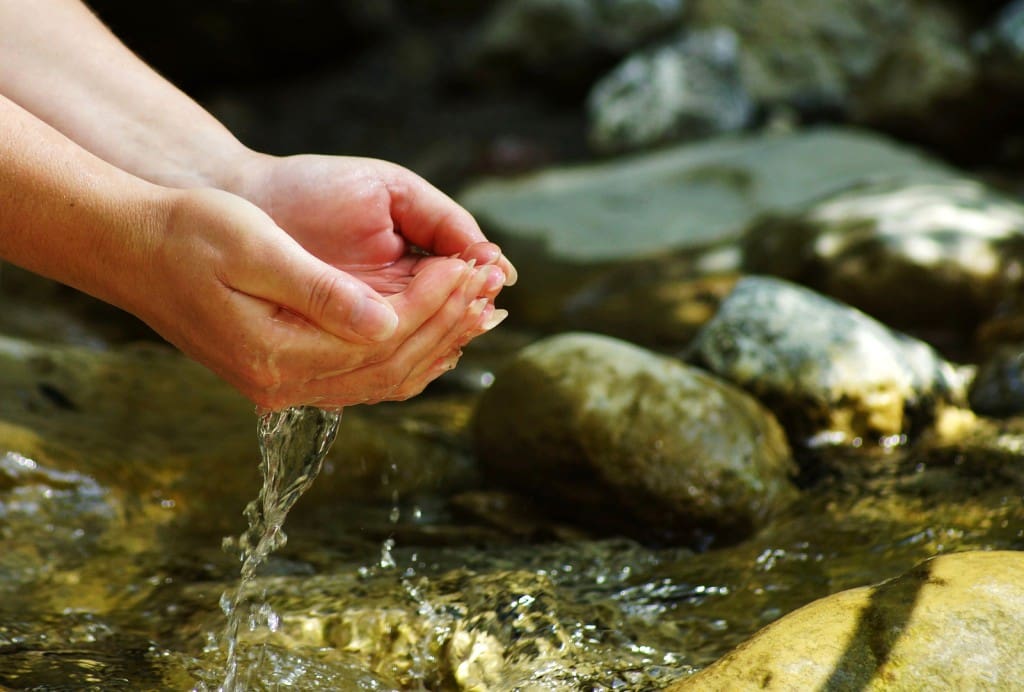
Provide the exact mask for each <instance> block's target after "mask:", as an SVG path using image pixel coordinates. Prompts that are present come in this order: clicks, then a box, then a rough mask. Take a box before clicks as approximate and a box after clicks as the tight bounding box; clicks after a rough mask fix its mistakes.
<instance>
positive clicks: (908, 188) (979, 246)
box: [743, 178, 1024, 336]
mask: <svg viewBox="0 0 1024 692" xmlns="http://www.w3.org/2000/svg"><path fill="white" fill-rule="evenodd" d="M1022 241H1024V205H1022V204H1020V203H1018V202H1016V201H1014V200H1011V199H1009V198H1007V197H1004V196H1002V195H999V194H997V193H995V192H993V191H991V190H989V189H988V188H986V187H985V186H984V185H982V184H980V183H978V182H975V181H972V180H967V179H949V180H945V181H940V182H918V181H915V180H913V179H909V180H908V179H905V178H884V179H880V180H874V181H867V182H865V183H862V184H860V185H855V186H853V187H852V188H850V189H848V190H845V191H843V192H840V193H839V194H836V195H833V196H831V197H827V198H825V199H823V200H821V201H820V202H818V203H816V204H815V205H813V206H810V207H809V208H808V209H806V210H805V211H801V212H798V213H796V214H793V215H776V216H773V217H771V218H767V219H763V220H761V221H759V222H756V223H754V224H752V225H751V227H750V228H749V229H748V230H747V231H746V233H745V238H744V241H743V245H744V253H743V254H744V267H745V268H746V269H747V270H748V271H751V272H755V273H770V274H776V275H779V276H782V277H785V278H787V279H790V280H793V281H797V282H800V283H805V284H808V285H810V286H812V287H813V288H815V289H817V290H819V291H821V292H823V293H825V294H827V295H830V296H833V297H835V298H837V299H838V300H841V301H844V302H847V303H850V304H851V305H854V306H855V307H858V308H860V309H862V310H864V311H866V312H868V313H870V314H871V315H873V316H875V317H877V318H878V319H880V320H882V321H883V322H886V323H887V324H892V325H894V326H897V327H898V328H902V329H919V330H926V331H940V330H945V331H947V332H950V333H952V334H960V335H965V336H967V335H969V334H970V333H971V331H973V329H974V328H976V327H977V325H978V323H979V322H980V321H982V320H984V319H985V318H986V317H988V316H990V315H992V314H993V312H994V311H995V309H996V308H997V307H998V306H999V305H1000V304H1001V303H1002V302H1004V301H1006V300H1008V299H1009V298H1010V297H1011V296H1013V295H1015V294H1016V293H1017V292H1018V291H1019V289H1020V286H1021V284H1022V280H1024V242H1022Z"/></svg>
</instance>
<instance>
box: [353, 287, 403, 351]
mask: <svg viewBox="0 0 1024 692" xmlns="http://www.w3.org/2000/svg"><path fill="white" fill-rule="evenodd" d="M397 327H398V315H397V314H395V311H394V310H393V309H392V308H391V306H390V305H388V304H387V303H385V302H383V301H379V300H374V299H373V298H364V299H363V301H362V303H360V305H359V307H358V308H357V309H356V312H355V313H354V314H353V315H352V330H353V331H355V332H356V333H357V334H359V335H361V336H364V337H366V338H367V339H370V340H371V341H384V340H385V339H387V338H389V337H390V336H391V335H392V334H394V333H395V329H396V328H397Z"/></svg>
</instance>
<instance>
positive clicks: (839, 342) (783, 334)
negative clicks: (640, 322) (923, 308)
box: [688, 276, 965, 443]
mask: <svg viewBox="0 0 1024 692" xmlns="http://www.w3.org/2000/svg"><path fill="white" fill-rule="evenodd" d="M688 357H689V359H690V360H692V361H693V362H695V363H698V364H700V365H703V366H705V367H707V368H708V369H710V370H711V371H712V372H714V373H716V374H717V375H719V376H720V377H722V378H724V379H726V380H728V381H730V382H732V383H734V384H736V385H738V386H740V387H743V388H744V389H747V390H748V391H750V392H752V393H754V394H755V395H756V396H758V397H759V398H760V399H761V400H762V401H764V402H765V403H766V404H767V405H768V407H769V408H770V409H772V410H773V411H775V412H776V414H777V415H779V416H780V419H782V420H783V422H784V424H785V425H786V426H787V430H788V431H789V433H790V435H791V437H792V438H793V439H795V440H798V441H800V442H802V443H808V442H810V443H814V442H818V443H830V442H837V441H838V442H852V441H853V440H855V439H860V440H862V441H863V440H867V441H877V440H879V438H882V437H887V436H900V435H907V434H910V433H914V432H918V431H920V430H921V429H923V427H924V426H925V425H927V423H928V421H929V420H930V419H931V418H932V417H934V415H935V412H936V410H937V408H938V407H941V406H942V405H945V404H958V403H963V399H964V396H965V394H964V383H963V382H962V378H961V376H960V375H959V374H958V372H957V370H956V369H955V368H954V367H953V366H952V365H951V364H949V363H947V362H946V361H945V360H943V359H942V357H941V356H939V355H938V354H937V353H936V352H935V351H934V350H933V349H932V348H931V347H930V346H929V345H927V344H926V343H924V342H922V341H917V340H915V339H911V338H910V337H908V336H906V335H903V334H899V333H897V332H894V331H892V330H890V329H889V328H888V327H886V326H884V325H883V324H881V323H879V322H877V321H875V320H873V319H872V318H870V317H868V316H867V315H865V314H864V313H862V312H860V311H858V310H855V309H853V308H851V307H849V306H846V305H842V304H840V303H837V302H835V301H832V300H830V299H828V298H825V297H824V296H822V295H820V294H817V293H814V292H813V291H810V290H808V289H806V288H803V287H800V286H797V285H795V284H791V283H789V282H786V281H781V280H779V279H774V278H768V277H754V276H751V277H746V278H744V279H741V280H740V281H739V283H737V284H736V287H735V288H734V289H733V291H732V293H731V294H729V296H728V297H727V298H726V299H725V300H724V301H723V303H722V305H721V306H720V308H719V310H718V313H717V314H716V315H715V317H714V318H713V319H712V320H711V321H710V322H708V323H707V324H706V325H705V326H704V327H703V329H702V330H701V331H700V333H699V334H698V335H697V337H696V338H695V339H694V342H693V343H692V344H691V346H690V348H689V350H688Z"/></svg>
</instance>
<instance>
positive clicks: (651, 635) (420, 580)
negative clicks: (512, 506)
mask: <svg viewBox="0 0 1024 692" xmlns="http://www.w3.org/2000/svg"><path fill="white" fill-rule="evenodd" d="M424 551H426V552H429V553H430V554H431V556H432V557H430V558H428V559H427V560H420V559H418V558H417V557H416V554H420V555H422V554H423V552H424ZM678 552H679V553H684V552H686V551H678ZM410 553H411V554H412V557H411V562H410V567H409V569H407V570H405V571H404V573H400V572H399V571H397V570H396V569H395V567H394V566H391V567H383V566H374V567H363V568H360V570H359V573H358V574H356V573H354V572H352V571H344V572H337V573H324V574H316V575H307V576H302V577H277V578H260V579H258V580H257V581H256V583H255V584H253V588H252V590H251V591H250V592H249V596H250V598H251V601H252V602H253V605H262V606H263V607H264V608H273V611H274V612H275V613H276V615H277V623H278V628H277V631H276V632H274V633H271V632H269V631H267V629H266V628H263V629H262V630H260V631H257V632H251V633H250V632H246V633H244V635H243V636H244V640H243V642H242V645H241V650H242V652H243V654H245V652H247V651H254V650H258V649H259V647H261V646H263V645H266V644H268V643H269V644H271V645H272V646H275V647H276V648H279V649H281V650H286V651H290V652H294V654H298V655H303V654H306V655H308V654H309V653H310V652H316V653H317V654H319V655H321V656H323V654H324V652H329V654H330V655H328V656H326V657H325V658H327V660H333V661H338V660H339V659H340V660H342V661H345V662H348V663H352V664H357V665H358V666H359V667H360V668H361V669H362V670H364V671H367V672H372V673H373V674H374V675H375V676H378V677H379V678H381V679H383V680H387V681H389V682H390V684H391V687H389V688H388V689H391V688H392V687H394V688H400V689H420V688H425V689H443V690H492V689H493V690H512V689H544V690H569V689H591V688H593V687H595V686H598V685H601V684H608V683H613V682H617V683H618V684H619V686H620V687H621V686H622V685H623V684H624V683H627V682H628V683H630V684H631V685H632V686H633V688H634V689H641V688H643V689H656V688H660V687H662V686H664V685H665V684H666V683H667V682H668V681H669V680H671V679H672V678H674V677H678V676H679V675H680V674H681V673H683V672H685V671H687V670H691V669H692V668H691V667H690V666H689V665H687V664H685V663H684V662H683V661H682V657H681V656H678V655H676V654H674V653H673V652H672V650H671V649H670V648H668V642H667V641H666V640H665V639H664V638H662V637H660V636H659V624H658V623H657V622H656V621H654V620H651V619H647V618H644V617H642V616H637V615H636V613H635V612H634V610H633V607H642V604H643V602H644V601H643V594H641V593H636V591H637V590H635V589H632V588H630V586H629V585H628V584H626V583H625V582H628V581H629V580H630V578H631V577H634V576H635V575H636V574H642V573H645V571H646V570H647V569H649V568H650V565H651V564H652V563H657V562H658V560H659V559H660V557H659V556H657V554H655V553H653V552H651V551H649V550H647V549H644V548H642V547H641V546H637V545H635V544H632V543H630V542H628V541H622V540H620V541H603V542H586V541H578V542H575V543H574V544H573V545H571V546H567V545H564V544H546V545H532V546H522V547H519V548H507V549H505V550H504V551H503V550H500V549H498V548H494V549H492V550H488V551H479V550H474V549H466V548H464V549H461V550H453V551H452V553H451V554H449V555H443V554H442V553H438V552H436V551H433V550H431V549H426V548H422V547H421V548H417V549H409V550H406V551H404V554H398V555H396V558H397V560H398V561H399V562H400V563H403V564H404V563H406V562H407V560H409V559H410V558H409V555H410ZM435 560H440V561H441V563H442V565H448V564H450V563H454V564H458V563H459V562H460V561H462V562H463V565H462V566H458V567H447V566H444V567H442V566H439V565H437V564H436V563H435V562H434V561H435ZM428 562H430V563H434V564H433V565H431V566H427V564H426V563H428ZM568 564H571V565H572V569H563V567H565V566H566V565H568ZM412 565H416V567H415V568H413V567H412ZM219 586H220V585H216V584H210V583H205V584H194V585H192V586H189V587H188V588H186V589H184V591H183V593H181V594H180V595H177V596H176V599H179V602H180V603H181V605H180V608H181V610H182V611H184V612H186V613H188V614H189V615H190V616H191V617H190V618H189V621H188V622H187V623H185V624H184V626H182V627H179V628H178V629H177V630H176V631H175V632H174V633H173V635H172V638H173V637H174V636H176V637H178V638H180V637H182V636H184V637H186V638H189V639H192V640H197V641H201V640H202V638H203V634H204V633H205V632H206V631H208V630H209V629H210V628H211V626H212V627H215V626H216V622H215V618H216V605H215V604H216V601H217V598H218V595H219V593H218V587H219ZM197 610H198V612H197ZM317 689H320V688H317ZM332 689H333V688H332Z"/></svg>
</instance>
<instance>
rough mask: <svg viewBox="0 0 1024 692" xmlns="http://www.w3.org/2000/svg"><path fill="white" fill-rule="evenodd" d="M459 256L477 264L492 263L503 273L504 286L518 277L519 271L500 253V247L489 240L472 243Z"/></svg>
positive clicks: (512, 282)
mask: <svg viewBox="0 0 1024 692" xmlns="http://www.w3.org/2000/svg"><path fill="white" fill-rule="evenodd" d="M459 257H461V258H462V259H464V260H466V261H469V260H476V263H477V264H493V265H495V266H497V267H499V268H500V269H501V270H502V271H503V272H504V273H505V281H504V284H503V285H505V286H512V285H514V284H515V283H516V281H517V280H518V279H519V272H518V271H516V268H515V267H514V266H513V265H512V262H510V261H509V260H508V258H507V257H505V256H504V255H503V254H502V253H501V248H500V247H498V246H497V245H495V244H494V243H491V242H486V241H485V242H482V243H474V244H473V245H470V246H469V247H467V248H466V249H465V250H463V251H462V252H461V253H460V254H459Z"/></svg>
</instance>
